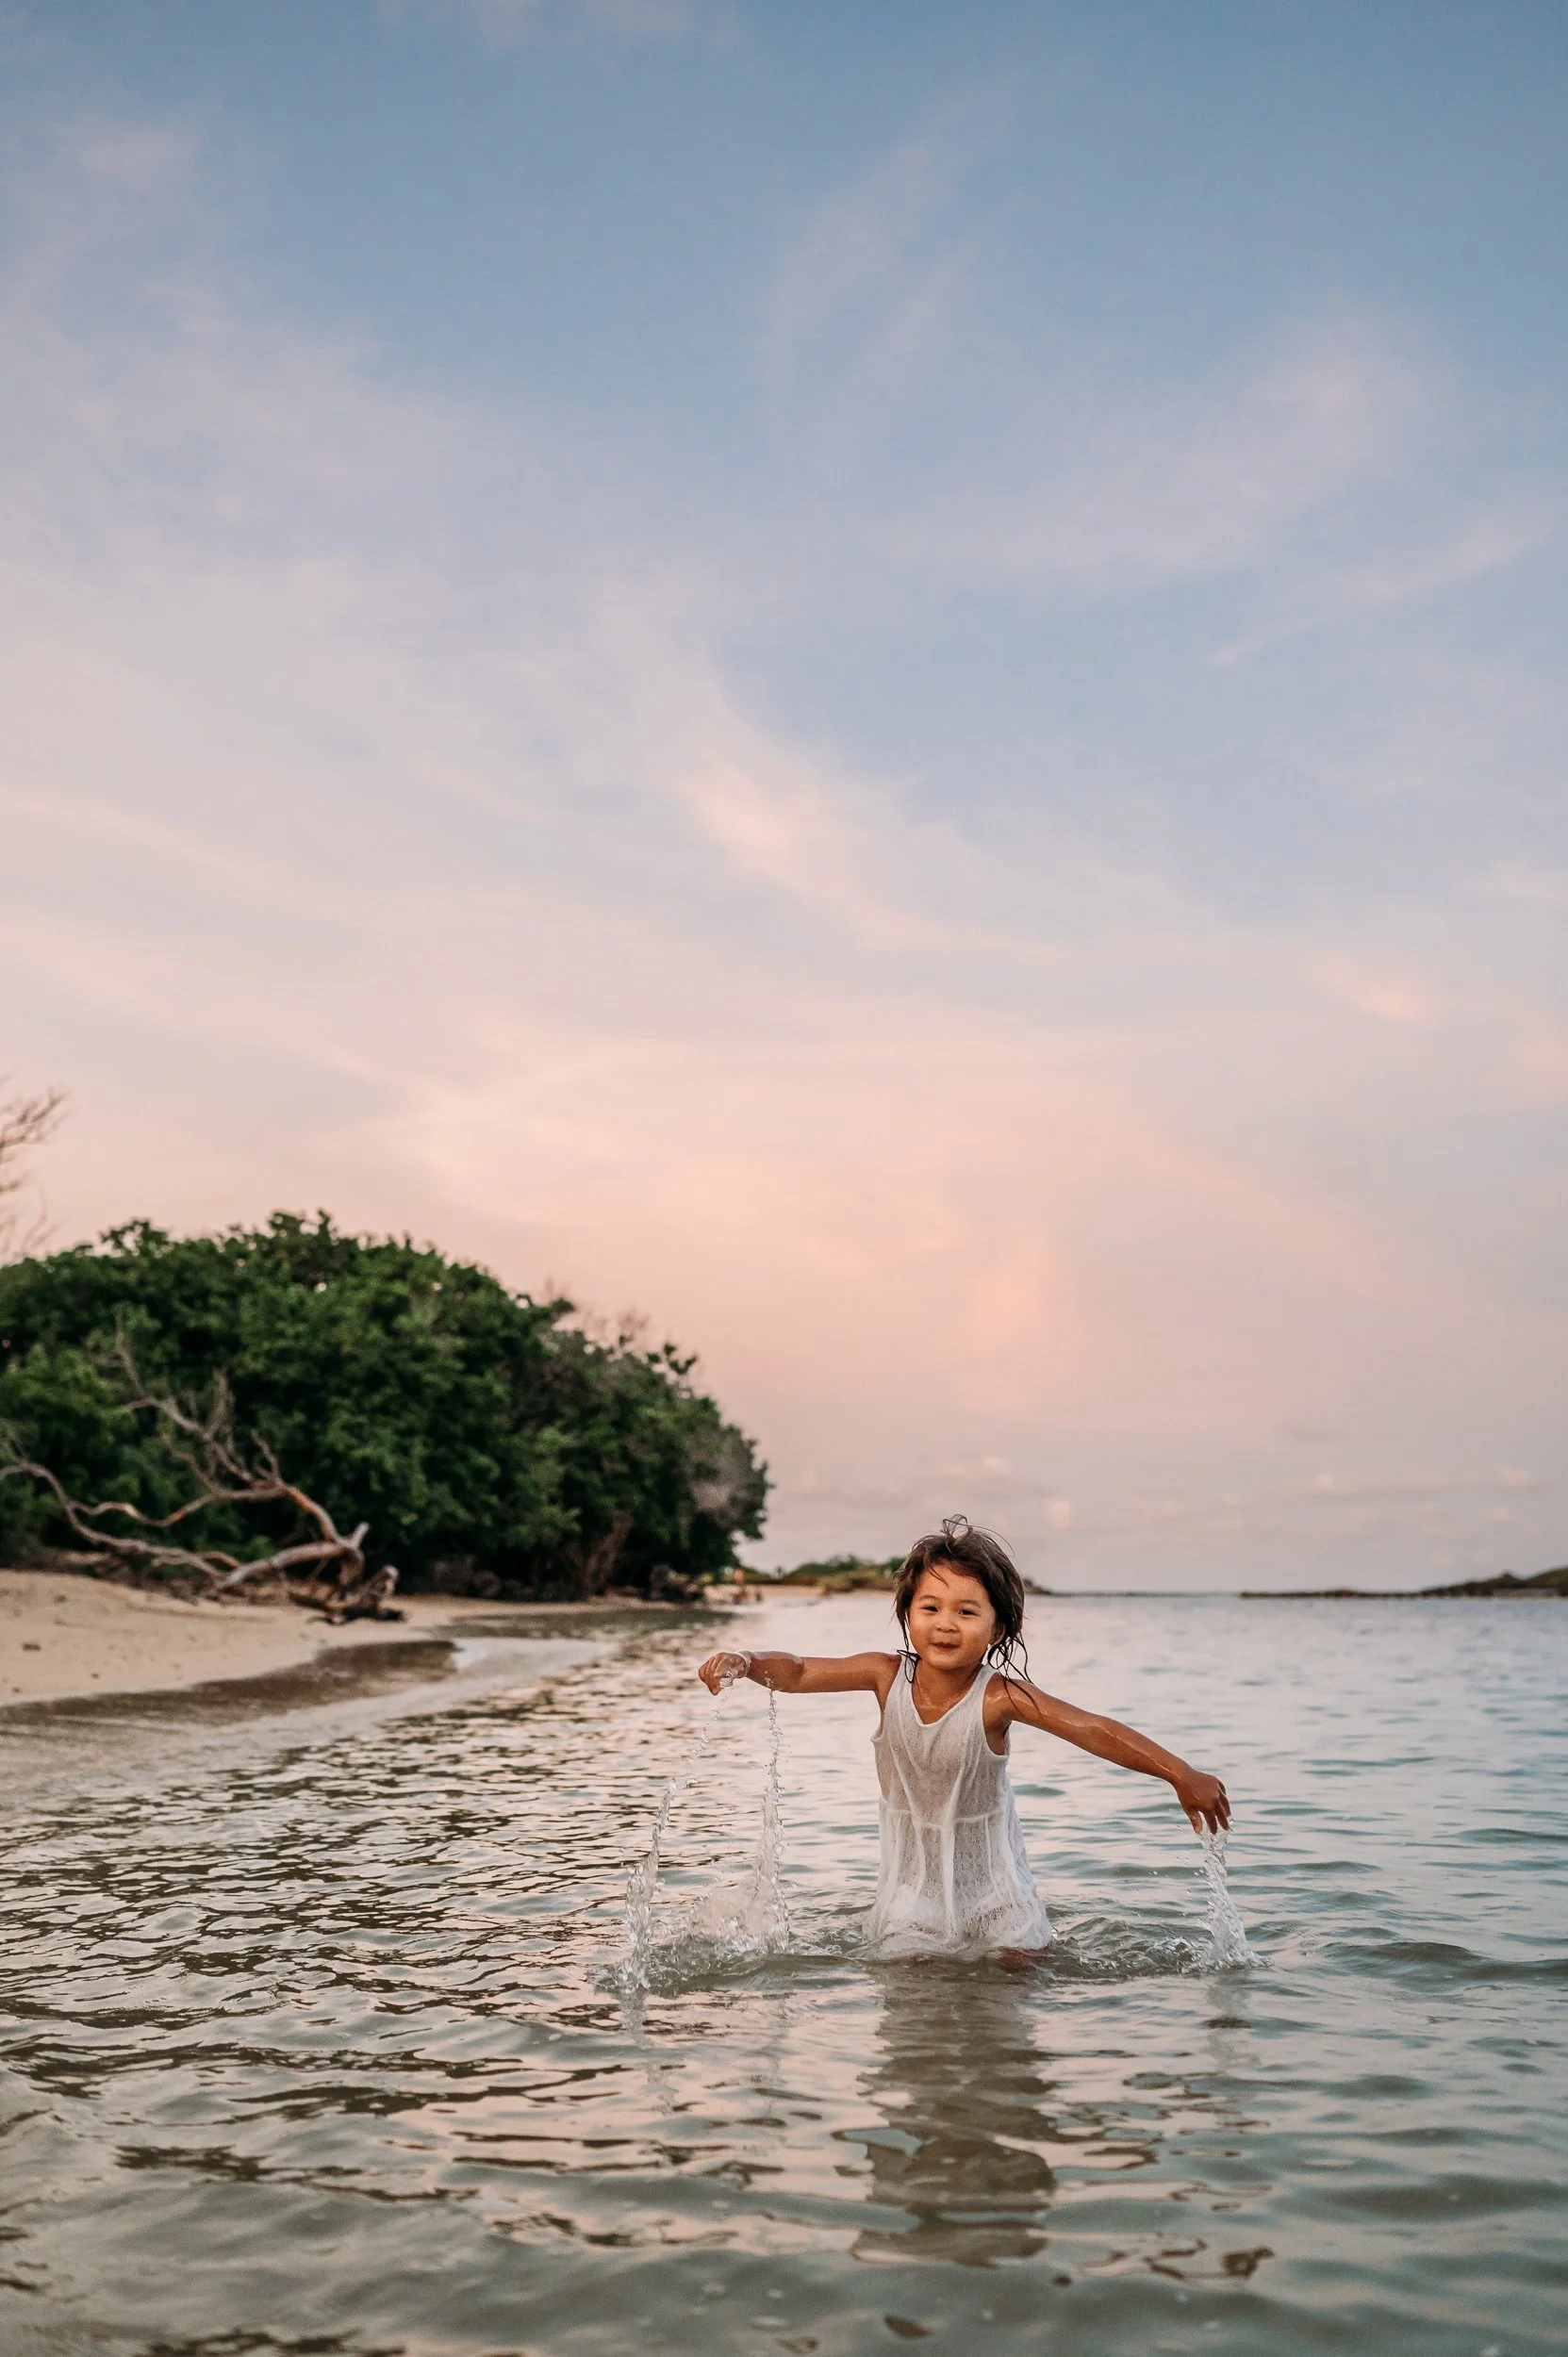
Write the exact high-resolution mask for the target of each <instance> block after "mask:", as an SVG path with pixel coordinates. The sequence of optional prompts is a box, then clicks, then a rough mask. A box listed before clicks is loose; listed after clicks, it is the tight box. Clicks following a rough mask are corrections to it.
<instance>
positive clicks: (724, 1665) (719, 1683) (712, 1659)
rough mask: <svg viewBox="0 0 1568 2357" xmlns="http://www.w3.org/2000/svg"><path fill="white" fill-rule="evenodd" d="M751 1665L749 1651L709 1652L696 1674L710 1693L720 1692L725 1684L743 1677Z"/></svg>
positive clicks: (732, 1682)
mask: <svg viewBox="0 0 1568 2357" xmlns="http://www.w3.org/2000/svg"><path fill="white" fill-rule="evenodd" d="M750 1668H751V1655H750V1654H749V1653H711V1654H709V1656H708V1657H707V1659H706V1661H704V1662H703V1664H702V1666H701V1669H700V1670H699V1671H698V1673H697V1674H698V1676H699V1677H700V1678H701V1681H702V1683H703V1685H704V1686H705V1687H706V1688H707V1689H708V1691H709V1693H710V1694H721V1693H722V1692H723V1690H724V1689H725V1687H726V1686H732V1685H734V1681H735V1679H736V1678H743V1677H744V1676H745V1675H746V1673H747V1671H748V1670H749V1669H750Z"/></svg>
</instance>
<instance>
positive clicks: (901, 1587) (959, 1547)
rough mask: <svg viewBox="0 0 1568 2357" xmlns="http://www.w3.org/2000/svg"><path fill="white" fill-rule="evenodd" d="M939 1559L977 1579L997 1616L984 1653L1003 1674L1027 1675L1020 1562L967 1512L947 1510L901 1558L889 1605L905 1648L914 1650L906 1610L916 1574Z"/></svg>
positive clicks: (911, 1600) (912, 1597) (931, 1568)
mask: <svg viewBox="0 0 1568 2357" xmlns="http://www.w3.org/2000/svg"><path fill="white" fill-rule="evenodd" d="M938 1564H944V1565H946V1566H948V1567H949V1569H951V1570H952V1571H955V1572H966V1573H967V1574H968V1575H969V1577H970V1578H971V1579H978V1580H979V1582H980V1584H981V1586H982V1588H983V1589H984V1591H985V1593H986V1595H987V1596H988V1597H989V1598H990V1602H991V1609H992V1611H993V1612H994V1613H995V1614H996V1616H997V1633H996V1636H995V1637H994V1638H993V1639H992V1640H991V1643H990V1645H989V1647H988V1648H987V1650H986V1655H985V1658H986V1660H987V1661H989V1662H991V1663H992V1664H993V1665H994V1667H995V1668H997V1669H999V1671H1000V1672H1001V1673H1002V1675H1003V1677H1006V1675H1007V1674H1008V1673H1009V1672H1010V1671H1012V1670H1015V1671H1016V1672H1017V1673H1018V1675H1019V1676H1020V1677H1027V1676H1028V1675H1029V1654H1028V1651H1027V1649H1026V1647H1025V1645H1024V1640H1023V1630H1024V1583H1023V1581H1022V1579H1021V1578H1020V1576H1019V1574H1018V1567H1017V1565H1016V1564H1015V1562H1014V1560H1013V1558H1012V1557H1011V1556H1010V1555H1009V1554H1008V1552H1007V1549H1006V1548H1005V1547H1004V1546H1003V1544H1002V1542H1001V1541H1000V1540H999V1538H997V1537H996V1536H995V1534H994V1533H993V1532H991V1531H989V1530H976V1529H975V1527H974V1525H973V1524H972V1523H971V1522H970V1521H969V1518H968V1516H967V1515H966V1514H949V1515H948V1516H947V1518H946V1520H945V1521H944V1522H943V1525H942V1527H941V1529H940V1530H930V1531H928V1532H927V1533H926V1535H925V1537H924V1538H923V1539H916V1541H915V1544H914V1545H913V1546H912V1547H911V1548H910V1550H909V1553H908V1554H907V1555H906V1556H905V1557H904V1559H903V1563H902V1566H901V1567H900V1572H899V1584H898V1587H897V1588H896V1589H895V1591H894V1593H893V1609H894V1611H895V1612H896V1613H897V1615H898V1619H899V1626H900V1629H901V1630H902V1632H903V1640H904V1649H905V1651H906V1653H911V1652H912V1650H913V1649H912V1648H911V1646H910V1642H909V1613H910V1607H911V1606H912V1605H913V1604H914V1602H915V1591H916V1588H917V1587H918V1586H919V1584H920V1574H921V1573H922V1572H930V1571H934V1570H935V1569H936V1567H937V1565H938ZM911 1674H913V1663H912V1665H911Z"/></svg>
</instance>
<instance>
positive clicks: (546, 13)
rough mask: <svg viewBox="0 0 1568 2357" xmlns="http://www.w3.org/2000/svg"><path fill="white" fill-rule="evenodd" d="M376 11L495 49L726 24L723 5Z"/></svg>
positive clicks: (455, 6) (408, 1)
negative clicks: (547, 37) (555, 37)
mask: <svg viewBox="0 0 1568 2357" xmlns="http://www.w3.org/2000/svg"><path fill="white" fill-rule="evenodd" d="M381 11H382V14H383V15H384V16H386V17H388V19H390V20H391V21H392V22H393V23H396V22H398V21H399V20H400V19H407V18H415V17H425V18H429V19H433V20H435V21H436V22H437V23H443V22H444V23H447V24H451V25H458V26H461V27H462V28H463V29H464V30H465V31H467V32H470V33H471V34H472V35H474V37H475V38H476V39H477V40H479V41H482V42H484V43H485V45H486V46H487V48H490V49H498V50H503V49H512V48H515V47H516V46H517V45H518V44H519V42H520V41H529V40H533V39H536V38H538V37H539V36H541V35H544V34H548V33H552V32H561V31H567V32H570V31H578V32H586V33H598V34H607V35H613V36H616V37H619V38H620V39H622V40H633V41H686V40H689V39H691V38H692V36H693V35H695V34H697V33H700V32H704V31H715V30H721V29H725V28H727V27H728V26H729V25H730V23H731V10H730V8H728V7H727V6H726V5H724V0H381Z"/></svg>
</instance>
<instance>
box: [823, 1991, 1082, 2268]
mask: <svg viewBox="0 0 1568 2357" xmlns="http://www.w3.org/2000/svg"><path fill="white" fill-rule="evenodd" d="M877 1980H878V1983H879V1985H880V1988H881V1994H882V2015H881V2019H879V2020H878V2023H877V2028H876V2042H877V2048H878V2060H877V2062H876V2063H875V2065H874V2066H873V2068H872V2069H870V2070H868V2071H867V2072H865V2073H864V2074H863V2075H862V2077H861V2081H860V2088H861V2092H862V2094H863V2095H865V2096H866V2097H867V2100H868V2102H870V2105H871V2107H872V2109H873V2110H874V2111H875V2112H877V2113H879V2114H880V2115H881V2117H882V2118H883V2121H884V2122H885V2125H883V2126H882V2127H880V2128H875V2129H870V2130H867V2135H866V2150H867V2161H868V2163H869V2165H870V2181H871V2190H872V2193H873V2195H874V2198H875V2200H877V2202H878V2203H879V2205H880V2206H881V2207H883V2208H884V2209H888V2210H897V2211H901V2212H902V2213H904V2217H905V2219H906V2221H907V2222H905V2223H900V2225H898V2226H896V2227H892V2228H887V2227H880V2226H872V2227H867V2229H866V2230H865V2232H864V2233H860V2234H858V2235H857V2236H856V2237H855V2241H854V2243H853V2245H852V2249H853V2250H854V2254H855V2256H856V2257H857V2258H870V2257H877V2256H883V2257H885V2256H887V2255H888V2254H889V2253H896V2254H897V2255H898V2256H900V2257H901V2258H920V2259H955V2260H957V2261H958V2262H959V2263H960V2264H961V2265H963V2266H988V2265H990V2264H991V2263H992V2262H993V2261H996V2260H999V2259H1029V2258H1032V2257H1033V2255H1034V2253H1035V2252H1036V2251H1037V2250H1043V2249H1044V2247H1045V2242H1046V2214H1047V2211H1048V2208H1049V2206H1050V2201H1051V2196H1052V2192H1053V2189H1054V2183H1055V2181H1054V2179H1053V2178H1052V2176H1051V2170H1050V2164H1049V2162H1048V2160H1047V2159H1046V2158H1045V2151H1046V2148H1047V2147H1048V2145H1049V2144H1050V2143H1051V2142H1052V2140H1053V2134H1054V2131H1053V2129H1052V2126H1051V2123H1050V2121H1049V2119H1048V2117H1047V2114H1046V2110H1045V2104H1046V2102H1047V2098H1048V2093H1049V2088H1048V2083H1047V2081H1046V2078H1045V2076H1044V2073H1043V2070H1042V2068H1041V2062H1040V2057H1039V2055H1038V2053H1037V2052H1036V2037H1037V2035H1038V2025H1039V2020H1040V2013H1039V2007H1038V2005H1037V2004H1035V2003H1031V2002H1030V1996H1029V1994H1028V1992H1027V1991H1026V1989H1025V1987H1024V1986H1022V1985H1021V1982H1022V1976H1021V1975H1020V1974H1019V1973H1018V1972H1016V1971H1013V1970H1007V1969H1006V1968H1005V1967H997V1966H987V1965H981V1966H967V1967H966V1966H962V1965H944V1964H941V1963H938V1962H934V1961H933V1962H918V1963H910V1964H899V1965H884V1966H883V1967H882V1968H881V1969H880V1970H878V1973H877Z"/></svg>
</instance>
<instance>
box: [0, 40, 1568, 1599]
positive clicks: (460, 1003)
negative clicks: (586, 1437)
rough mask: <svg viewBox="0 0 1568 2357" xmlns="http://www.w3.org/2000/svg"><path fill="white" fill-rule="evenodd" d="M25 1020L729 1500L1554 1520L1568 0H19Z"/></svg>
mask: <svg viewBox="0 0 1568 2357" xmlns="http://www.w3.org/2000/svg"><path fill="white" fill-rule="evenodd" d="M0 69H3V73H0V124H3V128H4V134H5V137H4V146H3V151H0V155H3V161H0V196H3V209H4V228H3V244H0V368H3V385H0V496H3V499H4V508H5V529H4V535H3V546H0V620H3V652H0V699H3V715H4V717H3V729H0V829H3V855H0V871H3V872H0V990H3V994H4V997H3V1004H0V1070H8V1071H9V1072H10V1073H11V1075H12V1077H13V1081H14V1083H15V1084H16V1085H18V1086H23V1087H26V1088H29V1089H31V1088H38V1087H41V1086H43V1085H45V1084H47V1083H58V1084H59V1085H61V1086H63V1087H65V1088H67V1089H68V1090H69V1091H70V1097H71V1103H70V1114H69V1120H68V1122H67V1124H66V1126H65V1128H64V1129H63V1130H62V1131H61V1133H60V1135H59V1137H58V1140H57V1141H56V1143H55V1144H54V1145H52V1146H50V1147H49V1148H48V1149H47V1152H46V1154H45V1155H44V1157H43V1158H42V1160H41V1164H40V1176H41V1179H42V1181H43V1184H44V1187H45V1190H46V1194H47V1197H48V1207H49V1211H50V1214H51V1217H52V1218H53V1221H54V1224H55V1234H56V1239H57V1241H58V1242H61V1243H64V1242H67V1241H73V1240H74V1239H76V1238H79V1237H84V1236H88V1235H91V1234H93V1233H95V1232H97V1231H98V1230H100V1229H101V1228H104V1227H106V1226H107V1225H108V1224H110V1223H112V1222H115V1221H118V1220H122V1219H124V1218H128V1217H130V1216H132V1215H136V1214H144V1215H146V1216H149V1217H151V1218H153V1219H155V1220H156V1221H157V1222H159V1223H160V1224H162V1225H165V1226H168V1227H171V1228H176V1229H181V1230H183V1229H189V1228H210V1227H213V1226H218V1225H222V1224H224V1223H227V1222H229V1221H234V1220H246V1221H249V1220H252V1219H255V1218H256V1217H258V1216H261V1215H263V1214H265V1213H266V1212H267V1211H270V1210H271V1209H272V1208H273V1207H274V1206H286V1207H291V1208H299V1209H306V1210H308V1209H311V1208H314V1207H316V1206H318V1205H321V1206H326V1207H328V1208H330V1209H331V1210H332V1211H333V1212H334V1213H335V1214H336V1215H337V1217H338V1219H339V1221H341V1222H342V1223H344V1224H346V1225H347V1226H350V1227H352V1228H365V1229H372V1230H378V1231H383V1230H392V1231H396V1232H400V1233H401V1232H404V1231H410V1232H412V1233H413V1234H415V1235H416V1236H419V1237H421V1238H430V1239H432V1240H434V1241H436V1242H437V1243H439V1244H441V1245H443V1246H444V1247H445V1248H447V1249H448V1250H450V1251H454V1252H457V1253H460V1254H464V1255H471V1256H474V1257H477V1258H479V1259H481V1260H483V1261H486V1262H487V1264H488V1265H490V1266H491V1267H493V1268H494V1269H495V1270H497V1271H498V1273H500V1274H501V1275H502V1276H503V1277H505V1278H506V1279H507V1280H508V1281H509V1282H511V1283H514V1284H516V1285H519V1286H524V1287H528V1288H530V1289H532V1290H539V1289H540V1288H543V1287H545V1286H547V1285H549V1286H556V1287H564V1288H566V1289H567V1290H569V1291H570V1292H572V1293H573V1294H574V1295H575V1296H576V1297H577V1298H579V1299H580V1300H581V1301H582V1302H583V1303H584V1304H585V1305H586V1306H587V1307H588V1308H590V1309H591V1310H595V1311H596V1312H598V1313H601V1314H602V1315H604V1316H606V1317H609V1318H611V1319H613V1318H614V1317H616V1316H617V1315H618V1313H619V1312H620V1311H621V1310H623V1309H625V1308H635V1310H638V1311H640V1312H641V1313H643V1314H644V1315H645V1316H646V1317H647V1318H648V1320H649V1321H650V1324H651V1327H652V1331H653V1334H654V1336H655V1338H658V1337H662V1336H663V1335H665V1334H668V1335H670V1336H672V1337H674V1338H675V1339H677V1340H678V1341H680V1342H682V1343H685V1344H687V1345H689V1346H692V1347H694V1348H696V1349H698V1350H699V1351H700V1352H701V1361H702V1372H703V1376H704V1378H705V1380H706V1381H707V1383H708V1384H709V1385H710V1386H711V1388H712V1389H713V1390H714V1391H715V1392H716V1393H718V1396H719V1398H720V1399H721V1400H722V1401H723V1403H724V1405H725V1407H726V1409H728V1410H729V1411H730V1412H731V1413H732V1414H734V1416H735V1417H736V1418H738V1420H740V1421H741V1422H742V1423H743V1424H744V1425H745V1426H746V1427H747V1428H748V1430H750V1431H751V1432H752V1433H753V1434H754V1435H755V1436H756V1438H757V1440H758V1442H760V1444H761V1447H762V1450H763V1453H764V1454H765V1456H766V1457H767V1460H768V1462H769V1464H770V1465H771V1467H772V1470H773V1474H774V1477H775V1480H776V1484H777V1488H776V1492H775V1496H774V1502H773V1509H772V1516H771V1521H770V1524H769V1528H768V1532H767V1537H766V1539H765V1540H764V1541H763V1542H762V1543H761V1545H760V1546H759V1547H757V1548H755V1549H753V1550H751V1552H752V1554H753V1556H754V1557H755V1558H756V1559H757V1560H758V1561H761V1562H774V1561H785V1562H788V1561H793V1560H796V1559H798V1558H801V1557H802V1556H805V1555H808V1554H813V1553H816V1552H818V1551H824V1550H837V1549H840V1548H856V1549H866V1550H869V1551H871V1552H874V1553H876V1554H879V1555H881V1554H886V1553H891V1552H892V1551H893V1550H895V1549H898V1548H901V1547H902V1546H903V1545H904V1544H905V1543H907V1541H908V1540H909V1539H910V1538H911V1537H912V1536H913V1535H914V1533H915V1531H916V1530H917V1529H918V1528H920V1527H923V1526H925V1525H927V1524H928V1523H929V1521H930V1520H931V1519H932V1518H933V1517H934V1516H935V1515H937V1514H939V1513H941V1512H943V1511H946V1510H949V1509H950V1508H964V1509H965V1510H966V1511H967V1512H969V1513H970V1514H971V1515H973V1516H974V1517H975V1518H976V1519H979V1520H986V1521H990V1522H991V1523H993V1524H994V1525H997V1526H998V1527H999V1528H1001V1529H1002V1530H1004V1531H1005V1532H1007V1533H1008V1534H1009V1535H1010V1536H1011V1537H1012V1538H1013V1539H1014V1540H1015V1541H1016V1543H1017V1545H1018V1547H1019V1549H1020V1552H1021V1555H1022V1558H1023V1559H1024V1561H1025V1563H1026V1565H1027V1567H1028V1568H1029V1569H1030V1570H1031V1571H1032V1573H1033V1574H1034V1575H1035V1576H1036V1577H1037V1578H1041V1579H1043V1580H1045V1581H1047V1582H1048V1583H1052V1584H1056V1585H1060V1586H1064V1587H1095V1586H1101V1587H1129V1586H1131V1587H1147V1588H1159V1587H1165V1586H1174V1587H1196V1588H1203V1587H1234V1586H1255V1587H1270V1586H1290V1585H1322V1584H1331V1583H1335V1582H1341V1581H1347V1580H1348V1581H1373V1582H1378V1583H1384V1584H1389V1585H1396V1586H1398V1585H1415V1584H1420V1583H1421V1582H1424V1581H1428V1580H1432V1579H1437V1578H1441V1577H1444V1576H1445V1575H1446V1576H1462V1575H1468V1574H1471V1573H1472V1572H1475V1571H1478V1570H1487V1571H1491V1570H1496V1569H1499V1568H1502V1567H1503V1566H1505V1565H1509V1566H1511V1567H1512V1568H1514V1569H1516V1570H1519V1571H1533V1570H1535V1569H1538V1568H1540V1567H1541V1566H1542V1565H1543V1564H1547V1563H1555V1562H1560V1561H1561V1560H1562V1559H1563V1558H1564V1556H1568V1482H1565V1481H1564V1479H1563V1477H1562V1467H1561V1459H1560V1456H1559V1451H1560V1448H1561V1445H1562V1436H1563V1421H1564V1419H1563V1410H1564V1404H1565V1403H1564V1393H1565V1388H1568V1219H1565V1212H1568V943H1565V932H1564V926H1565V918H1568V791H1565V784H1568V780H1565V770H1564V756H1565V750H1568V725H1565V722H1568V710H1565V704H1568V698H1565V692H1564V680H1565V668H1564V664H1563V659H1562V637H1563V623H1564V619H1565V608H1568V599H1565V594H1564V589H1565V569H1564V524H1565V516H1568V400H1565V396H1568V302H1565V293H1568V289H1565V285H1564V279H1565V275H1568V272H1565V258H1568V203H1565V196H1568V140H1565V139H1564V136H1563V124H1564V122H1565V120H1568V12H1565V11H1564V10H1563V8H1561V6H1560V4H1559V0H1540V4H1539V5H1537V4H1532V0H1485V4H1482V0H1455V4H1454V5H1452V6H1444V7H1441V8H1434V7H1433V6H1432V5H1431V4H1430V0H1410V5H1403V4H1401V0H1346V4H1345V5H1340V4H1338V0H1311V4H1310V5H1309V4H1307V0H1301V5H1294V4H1288V0H1234V5H1231V4H1230V0H1195V5H1192V6H1188V7H1182V8H1170V7H1168V6H1163V5H1154V4H1153V0H1146V4H1145V5H1132V4H1131V0H1079V4H1077V5H1063V6H1052V5H1048V4H1047V0H1036V4H1035V5H1027V6H1026V5H1014V4H1012V0H985V5H984V6H981V7H976V6H973V5H960V4H959V0H940V5H935V4H933V0H832V4H831V5H830V4H829V0H388V5H385V6H377V5H375V4H374V0H332V4H331V5H329V6H323V5H322V0H267V5H266V6H264V7H257V6H256V5H255V0H139V5H138V6H136V7H135V8H125V7H124V5H122V0H102V5H99V4H97V0H47V5H26V4H24V5H16V4H15V0H13V4H12V5H9V6H8V7H6V8H4V10H3V11H0Z"/></svg>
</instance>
